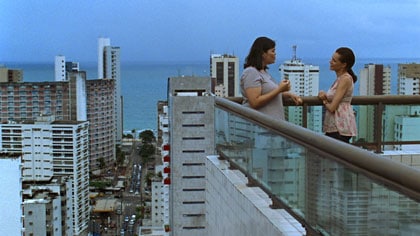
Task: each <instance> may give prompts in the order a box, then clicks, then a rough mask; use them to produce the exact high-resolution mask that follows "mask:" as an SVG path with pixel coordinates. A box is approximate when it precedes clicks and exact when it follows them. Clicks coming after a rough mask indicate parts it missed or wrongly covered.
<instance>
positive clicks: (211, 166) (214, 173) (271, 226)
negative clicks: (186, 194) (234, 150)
mask: <svg viewBox="0 0 420 236" xmlns="http://www.w3.org/2000/svg"><path fill="white" fill-rule="evenodd" d="M206 180H207V182H206V203H207V204H206V217H207V231H208V235H229V236H236V235H238V236H246V235H270V236H275V235H288V236H297V235H305V233H306V232H305V229H304V228H302V226H301V224H300V223H299V222H297V221H296V220H295V219H294V218H293V217H292V216H290V215H289V214H288V213H287V212H286V211H285V210H282V209H271V208H270V204H271V199H270V198H269V197H268V195H267V194H266V193H264V192H263V191H262V190H261V189H260V188H258V187H247V185H246V184H247V179H246V178H245V176H244V175H243V174H242V173H241V172H240V171H237V170H229V169H228V163H227V162H225V161H220V160H218V156H208V157H207V159H206Z"/></svg>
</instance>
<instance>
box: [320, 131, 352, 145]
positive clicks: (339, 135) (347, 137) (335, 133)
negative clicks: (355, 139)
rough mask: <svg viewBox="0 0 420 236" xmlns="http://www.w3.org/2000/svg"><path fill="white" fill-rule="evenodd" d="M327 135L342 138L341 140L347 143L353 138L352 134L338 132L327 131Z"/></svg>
mask: <svg viewBox="0 0 420 236" xmlns="http://www.w3.org/2000/svg"><path fill="white" fill-rule="evenodd" d="M325 135H327V136H328V137H331V138H335V139H338V140H341V141H343V142H345V143H349V142H350V139H351V136H343V135H341V134H340V133H338V132H332V133H325Z"/></svg>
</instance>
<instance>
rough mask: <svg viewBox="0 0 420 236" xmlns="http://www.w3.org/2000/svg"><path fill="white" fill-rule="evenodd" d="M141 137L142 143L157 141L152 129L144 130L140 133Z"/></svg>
mask: <svg viewBox="0 0 420 236" xmlns="http://www.w3.org/2000/svg"><path fill="white" fill-rule="evenodd" d="M139 139H140V140H141V142H142V143H151V142H153V141H155V134H154V133H153V131H151V130H150V129H148V130H145V131H142V132H141V133H140V134H139Z"/></svg>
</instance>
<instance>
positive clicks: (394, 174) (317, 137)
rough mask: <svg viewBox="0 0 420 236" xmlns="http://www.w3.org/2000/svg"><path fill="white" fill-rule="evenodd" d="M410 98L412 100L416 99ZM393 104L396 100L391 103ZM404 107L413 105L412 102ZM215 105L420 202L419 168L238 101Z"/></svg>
mask: <svg viewBox="0 0 420 236" xmlns="http://www.w3.org/2000/svg"><path fill="white" fill-rule="evenodd" d="M409 97H411V98H412V96H409ZM411 98H410V99H411ZM310 99H313V98H310ZM310 99H309V100H310ZM387 99H388V98H387ZM305 100H307V99H305V98H304V102H308V100H307V101H305ZM369 100H371V101H373V100H374V99H371V98H369ZM356 101H357V99H356ZM378 101H379V100H378ZM414 101H415V102H416V103H417V102H418V104H420V96H418V98H414ZM389 102H390V103H391V102H392V101H391V100H389ZM394 102H395V104H401V103H403V102H407V101H395V100H394ZM308 103H309V102H308ZM404 104H412V101H411V102H409V103H404ZM215 106H216V107H218V108H220V109H223V110H225V111H228V112H230V113H233V114H235V115H237V116H239V117H242V118H244V119H246V120H248V121H250V122H252V123H255V124H258V125H260V126H262V127H264V128H267V129H269V130H271V131H273V132H274V133H277V134H279V135H281V136H283V137H286V138H287V139H290V140H293V141H294V142H296V143H298V144H300V145H302V146H304V147H306V148H308V149H309V150H311V151H313V152H315V153H318V154H320V155H322V156H323V157H326V158H328V159H331V160H334V161H337V162H339V163H342V164H343V165H344V166H346V167H348V168H349V169H350V170H352V171H354V172H360V173H362V174H364V175H366V176H367V177H369V178H372V179H374V180H376V181H378V182H379V183H382V184H384V185H386V186H387V187H389V188H390V189H393V190H395V191H398V192H400V193H402V194H404V195H406V196H407V197H409V198H412V199H413V200H415V201H417V202H420V171H418V170H417V169H414V168H411V167H409V166H406V165H403V164H401V163H398V162H395V161H392V160H390V159H387V158H383V157H381V156H380V155H378V154H375V153H372V152H369V151H367V150H364V149H362V148H359V147H356V146H353V145H348V144H346V143H344V142H340V141H337V140H335V139H332V138H329V137H327V136H325V135H321V134H319V133H316V132H314V131H311V130H309V129H306V128H304V127H301V126H298V125H294V124H292V123H290V122H287V121H282V120H275V119H273V118H271V117H269V116H267V115H265V114H263V113H261V112H258V111H256V110H254V109H251V108H248V107H244V106H242V105H240V104H238V103H237V102H236V101H231V99H225V98H219V97H216V98H215Z"/></svg>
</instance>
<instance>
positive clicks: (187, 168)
mask: <svg viewBox="0 0 420 236" xmlns="http://www.w3.org/2000/svg"><path fill="white" fill-rule="evenodd" d="M168 86H169V88H168V93H169V94H168V106H169V129H170V141H169V143H170V145H169V146H165V145H164V147H163V150H168V151H169V153H168V157H167V158H168V160H169V159H170V175H169V178H165V179H164V180H163V181H164V184H166V185H169V186H170V187H169V189H170V194H169V202H170V230H171V234H172V235H173V236H178V235H183V236H189V235H191V236H193V235H194V236H195V235H206V202H205V188H206V179H205V159H206V156H207V155H212V154H214V151H215V150H214V145H215V144H214V142H215V141H214V96H211V79H210V78H209V77H204V78H203V77H173V78H169V81H168ZM164 159H165V157H164Z"/></svg>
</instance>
